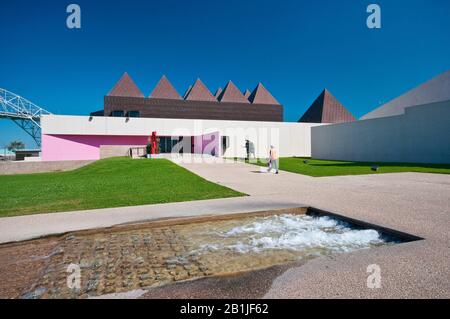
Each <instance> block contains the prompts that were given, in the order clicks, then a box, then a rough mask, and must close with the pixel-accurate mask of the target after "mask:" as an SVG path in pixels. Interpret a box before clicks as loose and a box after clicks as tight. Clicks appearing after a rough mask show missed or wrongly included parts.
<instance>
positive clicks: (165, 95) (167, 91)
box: [150, 75, 181, 100]
mask: <svg viewBox="0 0 450 319" xmlns="http://www.w3.org/2000/svg"><path fill="white" fill-rule="evenodd" d="M150 98H154V99H172V100H181V96H180V94H178V92H177V91H176V90H175V88H174V87H173V85H172V84H171V83H170V82H169V80H168V79H167V77H166V76H165V75H163V76H162V77H161V79H160V80H159V82H158V84H157V85H156V87H155V88H154V89H153V91H152V93H151V94H150Z"/></svg>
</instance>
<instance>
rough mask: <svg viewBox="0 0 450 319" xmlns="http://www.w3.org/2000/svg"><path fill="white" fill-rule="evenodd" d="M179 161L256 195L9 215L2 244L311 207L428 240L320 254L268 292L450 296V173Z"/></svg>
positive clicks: (0, 222)
mask: <svg viewBox="0 0 450 319" xmlns="http://www.w3.org/2000/svg"><path fill="white" fill-rule="evenodd" d="M179 164H180V165H181V166H183V167H185V168H187V169H189V170H191V171H192V172H194V173H196V174H198V175H200V176H202V177H204V178H206V179H208V180H210V181H213V182H216V183H218V184H221V185H224V186H227V187H230V188H233V189H235V190H238V191H241V192H243V193H246V194H249V195H250V196H248V197H242V198H232V199H219V200H207V201H197V202H189V203H172V204H164V205H148V206H139V207H125V208H113V209H101V210H94V211H89V212H70V213H55V214H45V215H34V216H23V217H11V218H2V219H0V242H8V241H16V240H23V239H28V238H34V237H37V236H42V235H46V234H54V233H62V232H67V231H72V230H79V229H89V228H98V227H107V226H113V225H117V224H122V223H130V222H137V221H144V220H150V219H158V218H168V217H177V216H194V215H205V214H227V213H238V212H251V211H262V210H266V209H276V208H289V207H298V206H305V205H306V206H313V207H317V208H321V209H324V210H328V211H332V212H335V213H339V214H342V215H345V216H348V217H352V218H356V219H361V220H364V221H367V222H371V223H374V224H378V225H381V226H385V227H389V228H393V229H396V230H399V231H403V232H406V233H411V234H414V235H417V236H420V237H423V238H425V240H423V241H417V242H411V243H407V244H401V245H396V246H392V247H382V248H379V249H371V250H365V251H357V252H354V253H351V254H341V255H336V256H333V257H329V258H317V259H314V260H312V261H310V262H308V263H307V264H306V265H304V266H301V267H293V268H291V269H289V270H287V271H286V272H284V273H283V274H281V275H280V276H278V277H277V278H276V279H275V280H274V281H273V283H272V284H271V288H270V289H269V290H268V291H267V292H266V297H268V298H278V297H283V298H299V297H309V298H315V297H317V298H322V297H332V298H334V297H368V298H372V297H374V298H376V297H381V298H388V297H397V298H404V297H417V298H426V297H446V298H449V297H450V279H449V278H450V249H449V243H450V231H449V230H450V175H440V174H419V173H398V174H379V175H359V176H340V177H322V178H312V177H308V176H303V175H299V174H293V173H287V172H280V174H279V175H273V174H261V173H259V167H256V166H252V165H247V164H243V163H225V164H194V163H191V164H189V163H187V164H183V163H179ZM370 264H377V265H379V266H380V267H381V270H382V289H368V288H367V286H366V280H367V275H368V274H367V273H366V269H367V266H368V265H370ZM318 270H319V271H318ZM249 285H250V283H249Z"/></svg>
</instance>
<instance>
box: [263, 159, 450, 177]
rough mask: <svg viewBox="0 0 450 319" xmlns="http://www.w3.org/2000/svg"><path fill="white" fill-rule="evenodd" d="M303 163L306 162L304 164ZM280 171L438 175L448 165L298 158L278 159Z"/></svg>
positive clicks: (449, 167) (448, 170)
mask: <svg viewBox="0 0 450 319" xmlns="http://www.w3.org/2000/svg"><path fill="white" fill-rule="evenodd" d="M304 161H307V163H305V162H304ZM266 163H267V161H266V160H258V163H255V164H256V165H260V166H267V164H266ZM375 165H376V166H378V167H379V169H378V171H377V172H375V171H372V170H371V168H372V167H373V166H375ZM280 170H283V171H288V172H292V173H298V174H303V175H309V176H313V177H322V176H338V175H362V174H384V173H399V172H419V173H440V174H450V165H449V164H442V165H440V164H408V163H375V162H374V163H364V162H344V161H326V160H315V159H310V158H300V157H285V158H280Z"/></svg>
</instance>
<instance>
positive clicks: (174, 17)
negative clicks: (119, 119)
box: [0, 0, 450, 148]
mask: <svg viewBox="0 0 450 319" xmlns="http://www.w3.org/2000/svg"><path fill="white" fill-rule="evenodd" d="M70 3H77V4H79V5H80V6H81V10H82V28H81V30H70V29H68V28H67V27H66V24H65V21H66V17H67V13H66V6H67V5H68V4H70ZM370 3H377V4H379V5H380V6H381V9H382V28H381V29H378V30H373V29H372V30H371V29H368V28H367V26H366V19H367V16H368V14H367V13H366V7H367V5H368V4H370ZM0 39H2V47H1V50H0V70H1V72H0V87H2V88H5V89H7V90H10V91H12V92H15V93H18V94H20V95H22V96H24V97H26V98H28V99H30V100H31V101H33V102H34V103H36V104H38V105H40V106H42V107H44V108H46V109H48V110H49V111H51V112H53V113H57V114H80V115H83V114H88V113H89V112H91V111H94V110H99V109H101V108H102V107H103V96H104V95H105V94H106V93H107V92H108V91H109V90H110V89H111V87H112V86H113V85H114V83H115V82H116V81H117V80H118V79H119V78H120V76H121V75H122V73H123V72H125V71H127V72H128V73H129V74H130V75H131V76H132V78H133V79H134V80H135V82H136V83H137V84H138V86H139V87H140V88H141V90H142V91H143V93H144V94H146V95H148V94H149V93H150V92H151V90H152V88H153V87H154V85H155V84H156V82H157V81H158V79H159V78H160V76H161V75H162V74H165V75H167V76H168V78H169V80H170V81H171V82H172V83H173V84H174V86H175V87H176V89H177V90H178V91H179V93H180V94H182V93H184V91H185V89H186V88H187V87H188V86H189V85H190V84H191V83H192V82H193V81H194V80H195V79H196V78H197V77H200V78H201V79H202V80H203V81H204V82H205V84H206V85H207V86H208V87H209V88H210V90H211V91H214V90H215V89H216V88H217V87H219V86H223V85H225V83H226V82H227V81H228V80H230V79H231V80H233V81H234V82H235V83H236V84H237V85H238V87H240V88H241V89H242V90H245V89H246V88H249V89H253V88H254V87H255V86H256V84H257V83H258V82H259V81H261V82H263V83H264V85H265V86H266V87H267V88H268V89H269V90H270V91H271V92H272V93H273V95H274V96H275V97H276V98H277V99H278V100H279V101H280V102H281V103H282V104H283V105H284V106H285V120H286V121H296V120H298V118H299V117H300V116H301V115H302V114H303V113H304V112H305V111H306V109H307V108H308V107H309V105H310V104H311V103H312V102H313V100H314V99H315V98H316V97H317V95H319V93H320V92H321V91H322V90H323V89H324V88H328V89H329V90H330V91H331V92H332V93H333V94H334V95H335V96H336V97H337V98H338V99H339V100H340V101H341V102H342V103H343V104H344V105H345V106H346V107H347V108H348V109H349V110H350V111H351V112H352V113H353V114H354V115H355V116H357V117H360V116H362V115H364V114H365V113H367V112H369V111H370V110H372V109H374V108H375V107H377V106H378V105H380V104H381V103H383V102H387V101H389V100H390V99H392V98H394V97H396V96H397V95H399V94H401V93H403V92H404V91H406V90H408V89H410V88H412V87H414V86H416V85H417V84H420V83H421V82H423V81H425V80H427V79H429V78H431V77H433V76H435V75H437V74H439V73H442V72H444V71H446V70H448V69H450V58H449V57H450V41H449V39H450V2H449V1H448V0H409V1H403V0H395V1H393V0H382V1H381V0H377V1H376V0H373V1H361V0H346V1H337V0H315V1H302V0H291V1H287V0H286V1H283V0H280V1H273V0H270V1H266V0H246V1H242V0H228V1H215V0H207V1H206V0H205V1H203V0H192V1H183V0H178V1H175V0H164V1H158V0H146V1H144V0H127V1H123V0H115V1H111V0H109V1H106V0H72V1H63V0H54V1H50V0H40V1H33V0H28V1H24V0H3V1H1V2H0ZM15 138H19V139H21V140H23V141H25V142H26V144H27V146H28V147H34V143H33V142H32V140H31V139H30V138H29V137H27V136H26V135H25V134H24V133H23V132H22V131H21V130H20V129H19V128H18V127H16V126H15V125H14V124H13V123H11V122H9V121H6V120H1V121H0V148H2V147H3V144H5V143H7V142H9V141H10V140H12V139H15Z"/></svg>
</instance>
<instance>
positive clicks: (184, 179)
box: [0, 158, 244, 217]
mask: <svg viewBox="0 0 450 319" xmlns="http://www.w3.org/2000/svg"><path fill="white" fill-rule="evenodd" d="M0 185H1V188H2V191H1V192H0V217H7V216H16V215H26V214H36V213H47V212H60V211H73V210H84V209H94V208H106V207H120V206H132V205H144V204H156V203H169V202H181V201H191V200H202V199H212V198H225V197H236V196H243V195H244V194H241V193H238V192H236V191H234V190H231V189H229V188H226V187H223V186H220V185H217V184H214V183H211V182H208V181H206V180H205V179H203V178H201V177H199V176H197V175H195V174H193V173H191V172H189V171H188V170H186V169H184V168H182V167H180V166H178V165H176V164H174V163H172V162H170V161H168V160H165V159H154V160H132V159H129V158H111V159H105V160H100V161H97V162H95V163H93V164H91V165H88V166H85V167H83V168H80V169H77V170H74V171H70V172H60V173H44V174H29V175H12V176H0Z"/></svg>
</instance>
